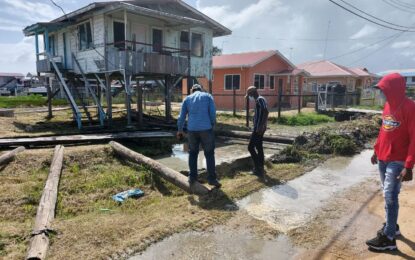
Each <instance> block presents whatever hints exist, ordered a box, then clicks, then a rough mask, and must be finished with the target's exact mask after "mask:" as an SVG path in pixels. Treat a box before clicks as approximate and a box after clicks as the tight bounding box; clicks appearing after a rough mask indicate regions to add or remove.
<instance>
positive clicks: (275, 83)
mask: <svg viewBox="0 0 415 260" xmlns="http://www.w3.org/2000/svg"><path fill="white" fill-rule="evenodd" d="M271 77H274V88H271ZM278 77H279V76H278V75H277V74H269V75H268V82H269V86H268V87H269V89H270V90H276V89H277V83H278V81H277V79H278ZM254 83H255V78H254Z"/></svg>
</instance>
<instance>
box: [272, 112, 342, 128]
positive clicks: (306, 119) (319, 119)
mask: <svg viewBox="0 0 415 260" xmlns="http://www.w3.org/2000/svg"><path fill="white" fill-rule="evenodd" d="M271 121H272V122H273V123H278V124H281V125H289V126H308V125H318V124H322V123H328V122H334V118H332V117H329V116H327V115H322V114H317V113H307V114H298V115H295V116H281V118H279V119H278V118H272V119H271Z"/></svg>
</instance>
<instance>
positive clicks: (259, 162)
mask: <svg viewBox="0 0 415 260" xmlns="http://www.w3.org/2000/svg"><path fill="white" fill-rule="evenodd" d="M263 138H264V135H260V134H257V133H255V132H254V133H252V135H251V138H250V139H249V145H248V151H249V153H250V154H251V157H252V160H253V161H254V166H255V169H257V170H263V169H264V148H263V147H262V140H263Z"/></svg>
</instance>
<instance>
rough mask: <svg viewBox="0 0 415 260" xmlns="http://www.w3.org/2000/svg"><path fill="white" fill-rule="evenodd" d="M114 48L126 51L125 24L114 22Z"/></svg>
mask: <svg viewBox="0 0 415 260" xmlns="http://www.w3.org/2000/svg"><path fill="white" fill-rule="evenodd" d="M114 46H115V47H117V48H121V49H125V27H124V23H119V22H114Z"/></svg>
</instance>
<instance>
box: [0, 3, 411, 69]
mask: <svg viewBox="0 0 415 260" xmlns="http://www.w3.org/2000/svg"><path fill="white" fill-rule="evenodd" d="M55 1H56V2H57V3H58V4H59V5H61V6H62V7H63V9H64V10H65V11H66V12H69V11H73V10H75V9H78V8H80V7H83V6H85V5H87V4H89V3H91V2H93V1H88V0H55ZM336 1H337V2H339V3H342V2H341V1H345V2H347V3H350V4H352V5H355V6H356V7H358V8H360V9H361V10H363V11H365V12H367V13H369V14H371V15H373V16H375V17H378V18H380V19H383V20H385V21H387V22H390V23H394V24H397V25H401V26H406V27H414V29H415V3H413V4H411V0H365V1H361V0H360V1H359V0H336ZM185 2H187V3H189V4H190V5H192V6H194V7H196V8H197V9H198V10H200V11H202V12H203V13H205V14H206V15H208V16H210V17H211V18H213V19H215V20H217V21H218V22H220V23H222V24H223V25H225V26H227V27H228V28H229V29H231V30H232V35H230V36H226V37H219V38H215V39H214V45H216V46H218V47H219V48H221V49H223V53H225V54H226V53H238V52H248V51H260V50H279V51H280V52H281V53H282V54H284V55H285V56H286V57H287V58H288V59H290V60H291V61H292V62H293V63H294V64H300V63H302V62H307V61H317V60H323V59H328V60H331V61H333V62H336V63H338V64H341V65H344V66H349V67H361V68H363V67H365V68H368V69H369V70H370V71H372V72H380V71H384V70H389V69H407V68H415V32H403V33H400V32H398V31H394V30H391V29H386V28H382V27H380V26H378V25H376V24H372V23H370V22H368V21H365V20H363V19H361V18H359V17H356V16H355V15H353V14H350V13H348V12H346V11H345V10H343V9H341V8H339V7H338V6H336V5H334V4H333V3H331V2H330V1H329V0H185ZM391 2H392V3H395V4H392V3H391ZM396 3H400V6H405V5H406V6H407V8H402V7H400V8H399V5H398V6H397V4H396ZM342 4H343V5H344V2H343V3H342ZM61 15H62V12H61V10H59V9H58V8H57V7H55V6H53V5H52V3H51V2H50V0H0V72H21V73H24V74H26V73H27V72H32V73H34V72H35V44H34V39H33V37H24V36H23V33H22V29H23V28H24V27H26V26H28V25H30V24H33V23H36V22H45V21H50V20H52V19H54V18H56V17H59V16H61Z"/></svg>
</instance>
